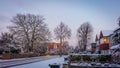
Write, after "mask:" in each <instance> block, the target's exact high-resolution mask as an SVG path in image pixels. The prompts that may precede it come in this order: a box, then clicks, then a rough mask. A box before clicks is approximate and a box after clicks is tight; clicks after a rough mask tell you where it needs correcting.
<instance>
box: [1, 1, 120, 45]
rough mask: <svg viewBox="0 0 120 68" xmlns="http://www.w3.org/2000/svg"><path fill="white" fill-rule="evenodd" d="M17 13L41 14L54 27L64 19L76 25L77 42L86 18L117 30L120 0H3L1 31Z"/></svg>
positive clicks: (99, 27) (97, 27) (100, 27)
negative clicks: (79, 30)
mask: <svg viewBox="0 0 120 68" xmlns="http://www.w3.org/2000/svg"><path fill="white" fill-rule="evenodd" d="M17 13H22V14H25V13H31V14H40V15H43V16H44V18H46V20H45V22H46V23H47V24H48V27H49V28H50V30H51V31H52V32H53V29H54V28H55V27H56V25H58V24H59V23H60V22H61V21H62V22H64V23H65V24H67V25H68V26H69V27H70V28H71V29H72V38H71V42H73V43H76V38H75V37H76V29H77V28H78V27H79V26H80V25H81V24H82V23H83V22H86V21H89V22H90V23H91V24H92V25H93V28H94V34H93V35H95V34H96V33H98V32H99V31H100V30H114V28H116V27H117V18H118V17H119V16H120V0H0V29H1V30H0V32H5V31H7V29H6V26H8V25H10V24H11V22H10V20H11V18H12V17H13V16H15V15H16V14H17ZM53 36H54V35H53Z"/></svg>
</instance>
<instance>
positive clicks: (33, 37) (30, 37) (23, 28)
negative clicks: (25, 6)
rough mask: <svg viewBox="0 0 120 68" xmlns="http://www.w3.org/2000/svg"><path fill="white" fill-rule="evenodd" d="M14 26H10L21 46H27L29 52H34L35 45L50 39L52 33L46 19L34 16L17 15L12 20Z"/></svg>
mask: <svg viewBox="0 0 120 68" xmlns="http://www.w3.org/2000/svg"><path fill="white" fill-rule="evenodd" d="M11 21H12V22H13V26H9V27H8V28H9V29H10V32H11V33H12V34H14V35H15V36H16V38H17V40H19V41H20V43H21V45H25V48H26V50H27V52H29V51H33V46H34V45H39V43H40V42H41V41H46V40H48V39H49V35H50V31H49V29H48V27H47V25H46V24H45V23H44V18H43V17H42V16H40V15H34V14H17V15H16V16H15V17H13V19H12V20H11Z"/></svg>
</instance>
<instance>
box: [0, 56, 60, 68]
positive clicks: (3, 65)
mask: <svg viewBox="0 0 120 68" xmlns="http://www.w3.org/2000/svg"><path fill="white" fill-rule="evenodd" d="M57 57H58V56H40V57H32V58H24V59H17V60H10V61H0V68H7V67H12V66H18V65H23V64H28V63H33V62H39V61H43V60H48V59H52V58H57Z"/></svg>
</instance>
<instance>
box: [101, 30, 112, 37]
mask: <svg viewBox="0 0 120 68" xmlns="http://www.w3.org/2000/svg"><path fill="white" fill-rule="evenodd" d="M102 33H103V36H109V35H110V34H112V33H113V30H103V31H102Z"/></svg>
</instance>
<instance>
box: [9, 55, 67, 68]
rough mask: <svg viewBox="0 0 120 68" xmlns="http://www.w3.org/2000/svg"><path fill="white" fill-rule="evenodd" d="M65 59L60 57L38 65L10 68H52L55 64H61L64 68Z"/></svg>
mask: <svg viewBox="0 0 120 68" xmlns="http://www.w3.org/2000/svg"><path fill="white" fill-rule="evenodd" d="M64 57H65V56H63V57H59V58H55V59H49V60H45V61H40V62H36V63H30V64H25V65H20V66H14V67H10V68H50V67H49V64H53V63H58V64H59V63H60V64H61V68H62V63H64Z"/></svg>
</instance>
